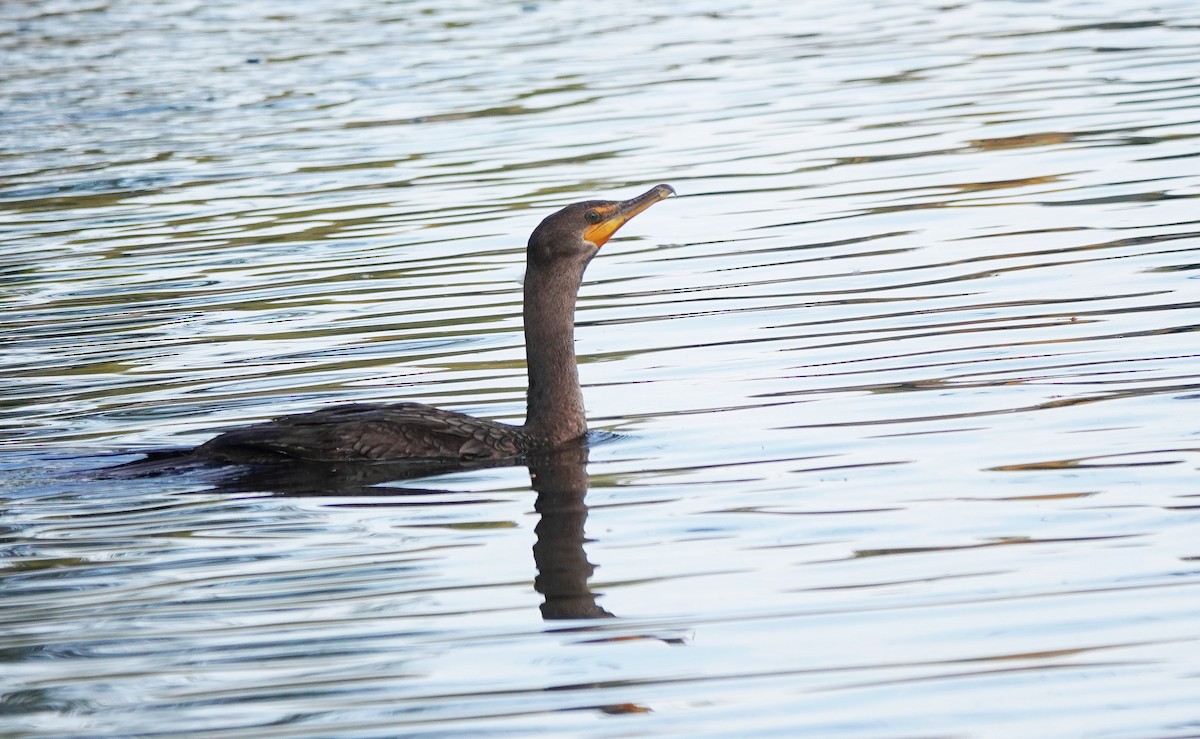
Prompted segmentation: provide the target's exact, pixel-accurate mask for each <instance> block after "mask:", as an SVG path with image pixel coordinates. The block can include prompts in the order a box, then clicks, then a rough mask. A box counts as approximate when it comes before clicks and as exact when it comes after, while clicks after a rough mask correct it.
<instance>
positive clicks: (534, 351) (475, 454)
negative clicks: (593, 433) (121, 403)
mask: <svg viewBox="0 0 1200 739" xmlns="http://www.w3.org/2000/svg"><path fill="white" fill-rule="evenodd" d="M674 192H675V191H674V190H673V189H672V188H671V187H670V186H668V185H658V186H656V187H654V188H652V189H650V190H649V191H647V192H645V193H643V194H642V195H639V196H637V197H635V198H632V199H630V200H625V201H605V200H592V201H587V202H583V203H576V204H574V205H569V206H567V207H566V208H563V209H562V210H560V211H558V212H557V213H555V214H553V215H551V216H549V217H547V218H546V219H545V220H543V221H542V222H541V224H540V225H539V226H538V227H537V228H536V229H535V230H534V232H533V234H532V235H531V236H530V237H529V246H528V249H527V252H526V271H525V303H524V320H525V354H526V359H527V364H528V372H529V392H528V411H527V414H526V419H525V423H524V424H523V425H521V426H513V425H510V424H504V423H497V422H495V421H488V420H484V419H481V418H474V417H472V416H468V415H465V414H462V413H457V412H454V411H446V410H441V409H438V408H433V407H430V406H427V405H422V404H420V403H398V404H388V405H375V404H351V405H339V406H333V407H330V408H325V409H323V410H318V411H314V412H312V413H301V414H296V415H289V416H283V417H281V418H277V419H275V420H272V421H267V422H264V423H259V424H255V425H252V426H247V427H244V428H240V429H234V430H232V431H227V432H225V433H223V434H221V435H220V436H217V437H215V438H213V439H211V440H209V441H208V442H206V443H204V444H202V445H200V446H198V447H196V448H195V449H193V450H191V451H188V452H183V453H177V454H172V455H164V454H156V455H151V456H150V457H148V458H147V459H145V460H141V461H139V462H133V463H130V464H128V465H124V466H123V468H125V469H126V470H127V471H128V472H134V473H137V472H142V473H145V474H152V473H155V472H163V471H168V470H170V469H175V468H179V467H181V466H196V465H213V464H216V465H222V464H249V465H262V464H277V463H285V462H306V463H313V462H316V463H320V462H325V463H343V462H405V461H407V460H413V461H414V462H416V461H422V462H426V463H434V464H435V465H436V467H437V468H438V469H441V470H444V469H446V468H447V467H450V468H453V467H454V466H456V465H459V464H461V465H469V464H471V463H472V462H475V463H478V462H480V461H485V460H500V459H505V458H511V457H516V456H519V455H521V454H526V453H531V452H545V451H550V450H553V449H557V448H561V447H563V446H565V445H567V444H570V443H571V442H573V441H576V440H578V439H580V438H581V437H582V436H583V435H584V434H585V433H586V432H587V419H586V417H585V415H584V409H583V395H582V393H581V391H580V387H579V374H578V370H577V368H576V365H575V334H574V330H575V300H576V296H577V293H578V291H579V285H580V283H581V281H582V279H583V272H584V269H586V267H587V265H588V263H589V262H590V261H591V260H592V258H593V257H594V256H595V255H596V253H597V251H598V250H599V248H600V247H601V246H603V245H604V243H605V242H607V241H608V239H609V238H610V237H611V236H612V235H613V233H615V232H616V230H617V229H618V228H620V227H621V225H622V224H624V223H625V222H626V221H628V220H629V219H630V218H633V217H634V216H636V215H637V214H638V213H641V212H642V211H643V210H645V209H646V208H649V207H650V206H651V205H653V204H654V203H657V202H658V201H660V200H663V199H664V198H666V197H668V196H670V195H673V194H674Z"/></svg>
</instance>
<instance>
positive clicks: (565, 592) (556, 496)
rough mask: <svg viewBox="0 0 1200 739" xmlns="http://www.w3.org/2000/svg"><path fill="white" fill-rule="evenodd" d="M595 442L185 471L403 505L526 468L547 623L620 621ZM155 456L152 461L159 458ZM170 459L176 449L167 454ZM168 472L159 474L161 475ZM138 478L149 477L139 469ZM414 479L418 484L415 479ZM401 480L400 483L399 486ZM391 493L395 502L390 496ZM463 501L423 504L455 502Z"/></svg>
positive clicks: (109, 473)
mask: <svg viewBox="0 0 1200 739" xmlns="http://www.w3.org/2000/svg"><path fill="white" fill-rule="evenodd" d="M588 452H589V447H588V445H587V444H580V445H578V446H575V447H569V448H567V449H562V450H558V451H555V452H548V453H544V454H531V455H526V456H524V457H514V458H510V459H502V460H479V461H475V462H470V463H465V464H461V463H455V464H449V463H446V462H435V461H430V460H419V461H401V462H388V463H364V464H327V463H300V462H297V463H295V464H287V465H280V464H276V465H258V466H253V465H243V466H233V467H223V468H208V469H203V468H200V469H185V470H181V472H182V475H181V476H182V477H186V478H187V479H188V480H189V481H196V482H203V483H207V484H208V486H207V487H205V488H203V490H202V492H204V493H214V492H215V493H222V494H239V495H242V494H247V493H269V494H271V495H273V496H276V497H339V498H341V497H354V498H379V499H380V500H379V501H378V502H361V501H359V502H356V503H353V504H352V505H388V504H393V505H394V504H395V503H396V498H398V497H409V496H429V495H433V494H436V495H439V496H449V497H450V498H451V499H453V496H454V491H450V490H445V489H440V488H436V487H426V486H420V485H419V482H417V480H418V478H421V479H424V478H428V477H431V476H434V475H438V474H446V473H451V472H464V471H470V470H477V469H486V468H495V467H510V466H517V465H522V464H523V465H525V466H526V467H528V468H529V479H530V482H531V485H532V487H533V489H534V491H535V492H536V493H537V499H536V501H535V502H534V510H536V511H537V513H538V514H539V515H540V520H539V521H538V523H537V525H536V526H535V527H534V532H535V534H536V536H537V541H536V543H535V544H534V545H533V559H534V563H535V566H536V567H537V572H538V574H537V576H536V578H535V579H534V588H535V589H536V590H537V592H539V593H541V594H542V596H543V597H544V598H545V601H544V602H543V603H542V605H541V612H542V617H543V618H544V619H546V620H562V619H588V618H613V614H611V613H609V612H608V611H606V610H604V609H603V608H601V607H600V606H599V605H597V603H596V594H595V593H593V592H592V591H591V590H590V588H589V587H588V579H589V578H590V577H591V576H592V574H593V572H594V571H595V569H596V568H595V565H593V564H592V563H591V562H589V561H588V558H587V552H586V551H585V550H584V544H585V542H586V541H587V538H586V536H585V534H584V528H585V526H586V524H587V517H588V507H587V502H586V498H587V492H588V472H587V462H588ZM153 454H155V453H151V456H150V459H151V460H153V459H154V457H153ZM161 454H162V455H163V456H164V458H167V459H170V458H172V456H173V455H176V452H173V451H165V452H161ZM121 470H122V468H121V467H120V466H118V467H110V468H106V469H105V470H100V471H99V472H98V476H99V477H102V478H108V479H112V478H121V477H123V475H122V474H121ZM163 472H165V471H160V473H159V474H157V475H155V476H161V475H162V473H163ZM131 476H132V477H143V476H142V475H138V474H134V475H131ZM409 481H413V483H414V484H409ZM393 483H399V484H393ZM384 498H386V499H388V500H386V501H385V500H383V499H384ZM455 504H457V503H455V502H442V503H436V504H435V503H430V502H429V501H427V500H423V501H421V503H420V505H455Z"/></svg>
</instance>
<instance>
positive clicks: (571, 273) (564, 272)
mask: <svg viewBox="0 0 1200 739" xmlns="http://www.w3.org/2000/svg"><path fill="white" fill-rule="evenodd" d="M582 279H583V269H582V267H577V268H572V266H571V265H557V266H556V267H555V268H547V267H544V266H538V265H535V264H534V263H533V262H530V263H529V264H528V266H527V267H526V270H525V359H526V363H527V365H528V367H529V395H528V403H529V410H528V412H527V414H526V416H525V426H524V431H525V433H527V434H529V435H531V436H534V437H536V438H538V439H539V440H542V441H544V442H547V443H548V444H549V445H551V446H557V445H560V444H564V443H566V442H568V441H571V440H572V439H576V438H579V437H580V436H583V435H584V434H585V433H586V432H587V417H586V415H585V414H584V410H583V392H582V391H581V390H580V389H579V370H578V369H577V368H576V366H575V296H576V293H577V292H578V291H579V283H580V281H581V280H582Z"/></svg>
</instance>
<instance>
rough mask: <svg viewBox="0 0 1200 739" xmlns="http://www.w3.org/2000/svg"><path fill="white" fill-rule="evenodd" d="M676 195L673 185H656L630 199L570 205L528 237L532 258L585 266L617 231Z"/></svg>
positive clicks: (532, 260)
mask: <svg viewBox="0 0 1200 739" xmlns="http://www.w3.org/2000/svg"><path fill="white" fill-rule="evenodd" d="M674 194H675V189H674V188H672V187H671V186H670V185H655V186H654V187H652V188H650V189H649V190H647V191H646V192H644V193H642V194H641V195H638V196H637V197H635V198H630V199H629V200H588V201H585V202H582V203H575V204H573V205H568V206H567V207H565V208H563V209H562V210H560V211H558V212H557V213H555V214H553V215H550V216H547V217H546V219H545V220H543V221H542V222H541V224H539V225H538V227H537V228H536V229H534V231H533V235H532V236H530V237H529V259H530V261H531V262H540V263H545V262H549V261H553V260H556V259H564V258H566V259H581V260H583V262H584V263H585V264H586V263H587V261H589V260H591V258H592V257H594V256H595V255H596V252H597V251H598V250H599V249H600V247H602V246H604V244H605V243H606V242H607V241H608V240H609V239H610V238H612V235H613V234H614V233H616V232H617V229H619V228H620V227H621V226H623V225H625V223H627V222H628V221H629V220H630V219H631V218H633V217H634V216H636V215H637V214H638V213H641V212H642V211H644V210H646V209H647V208H649V207H650V206H651V205H654V204H655V203H657V202H658V201H660V200H664V199H666V198H668V197H670V196H671V195H674Z"/></svg>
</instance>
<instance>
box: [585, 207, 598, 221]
mask: <svg viewBox="0 0 1200 739" xmlns="http://www.w3.org/2000/svg"><path fill="white" fill-rule="evenodd" d="M584 218H586V219H587V222H588V223H599V222H600V214H599V213H597V212H596V211H594V210H589V211H588V212H587V215H585V216H584Z"/></svg>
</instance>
